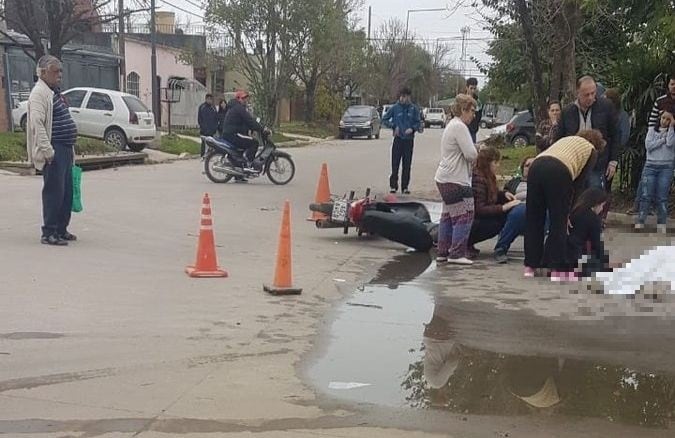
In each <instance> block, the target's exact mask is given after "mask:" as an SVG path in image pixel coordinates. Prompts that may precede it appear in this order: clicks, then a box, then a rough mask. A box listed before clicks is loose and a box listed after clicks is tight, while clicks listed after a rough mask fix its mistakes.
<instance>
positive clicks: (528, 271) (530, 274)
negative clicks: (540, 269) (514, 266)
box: [523, 266, 534, 278]
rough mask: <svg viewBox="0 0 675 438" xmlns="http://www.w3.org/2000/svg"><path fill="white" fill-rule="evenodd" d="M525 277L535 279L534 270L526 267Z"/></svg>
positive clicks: (524, 270)
mask: <svg viewBox="0 0 675 438" xmlns="http://www.w3.org/2000/svg"><path fill="white" fill-rule="evenodd" d="M523 277H525V278H534V269H532V268H530V267H529V266H525V269H523Z"/></svg>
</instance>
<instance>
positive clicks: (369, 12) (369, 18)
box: [368, 6, 373, 43]
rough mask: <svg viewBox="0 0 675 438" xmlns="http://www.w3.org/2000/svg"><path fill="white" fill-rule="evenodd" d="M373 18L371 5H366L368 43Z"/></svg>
mask: <svg viewBox="0 0 675 438" xmlns="http://www.w3.org/2000/svg"><path fill="white" fill-rule="evenodd" d="M372 18H373V7H372V6H368V43H370V25H371V23H372Z"/></svg>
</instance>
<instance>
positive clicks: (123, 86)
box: [117, 0, 127, 93]
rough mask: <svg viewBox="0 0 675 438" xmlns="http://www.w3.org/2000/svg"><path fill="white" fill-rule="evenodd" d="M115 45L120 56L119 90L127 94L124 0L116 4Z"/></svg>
mask: <svg viewBox="0 0 675 438" xmlns="http://www.w3.org/2000/svg"><path fill="white" fill-rule="evenodd" d="M117 13H118V14H119V16H118V18H117V23H118V24H117V44H118V46H119V47H118V52H119V55H120V90H122V91H123V92H125V93H126V92H127V64H126V47H125V44H124V0H119V1H118V2H117Z"/></svg>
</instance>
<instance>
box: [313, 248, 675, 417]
mask: <svg viewBox="0 0 675 438" xmlns="http://www.w3.org/2000/svg"><path fill="white" fill-rule="evenodd" d="M410 256H415V257H417V256H418V255H415V254H411V255H410ZM408 257H409V256H408V255H406V256H403V257H399V258H397V259H396V260H395V261H394V262H392V264H389V265H386V266H384V267H383V268H382V269H381V270H380V272H379V273H378V275H377V276H376V278H375V279H374V280H373V281H372V282H371V284H368V285H365V286H364V287H363V288H360V289H359V290H358V291H356V292H355V293H354V295H353V296H352V297H349V298H348V299H347V300H346V302H345V303H344V304H343V305H342V307H341V308H340V309H339V311H338V316H337V317H336V319H335V321H334V322H333V324H332V328H331V332H330V341H329V345H328V347H327V350H326V352H325V354H324V356H323V357H322V358H320V359H319V361H318V362H317V363H316V364H314V366H312V367H311V368H310V369H309V377H310V379H311V380H313V382H314V383H315V384H316V385H317V386H318V387H319V388H320V390H321V391H322V392H325V393H327V394H330V395H333V396H335V397H338V398H342V399H346V400H350V401H354V402H359V403H374V404H379V405H386V406H396V407H400V406H410V407H413V408H436V409H445V410H448V411H450V412H454V413H462V414H479V415H482V414H484V415H501V416H511V415H527V414H531V413H533V412H535V413H537V412H544V413H546V414H547V415H556V416H563V417H575V416H583V417H596V418H603V419H606V420H608V421H612V422H614V421H617V422H622V423H628V424H633V425H640V426H648V427H661V428H669V427H670V425H671V419H672V417H673V415H675V376H673V375H669V374H665V373H650V372H645V369H644V367H642V368H641V369H640V371H637V370H636V369H635V368H632V367H630V366H627V365H622V364H620V363H615V364H611V363H609V362H603V361H605V360H606V358H607V357H610V359H609V360H610V361H612V360H614V359H615V358H620V359H616V360H617V361H620V360H623V359H625V358H629V357H631V356H634V357H639V356H645V354H644V348H647V349H648V350H649V346H646V347H645V346H644V345H636V344H639V342H635V341H634V340H631V339H633V338H630V336H632V334H631V333H630V332H629V333H628V334H626V333H623V334H621V335H620V336H619V335H617V334H615V335H614V339H612V338H610V337H608V336H606V335H605V334H604V333H603V334H602V336H599V339H600V341H599V343H598V344H594V343H590V344H589V343H588V342H589V341H588V340H587V339H582V338H581V337H580V336H578V333H577V332H572V333H574V334H572V335H570V334H569V333H568V332H565V331H564V330H560V329H559V328H560V327H566V326H558V325H551V324H552V323H553V322H552V321H549V320H544V319H543V320H542V321H539V322H537V323H536V324H540V326H538V325H536V324H535V325H523V326H522V327H518V330H521V329H524V332H519V331H518V330H514V326H516V325H517V324H518V323H522V318H521V317H520V314H518V313H516V312H511V313H508V311H504V310H498V309H493V310H491V311H490V312H492V313H490V312H488V313H486V314H478V313H476V314H473V315H472V314H471V312H469V311H468V310H467V309H468V308H462V307H457V303H458V301H457V300H455V301H452V302H450V301H449V300H448V299H447V297H444V296H443V295H438V294H436V296H432V294H431V293H429V292H428V291H427V290H425V289H424V287H423V283H421V282H418V281H411V280H412V278H415V277H416V276H420V275H421V274H423V273H424V272H425V271H427V270H428V267H429V264H430V263H431V261H430V260H428V256H427V257H426V258H419V257H418V258H408ZM439 272H440V271H439ZM389 274H391V276H392V277H393V278H394V279H393V280H392V279H391V278H392V277H388V275H389ZM435 274H438V272H436V273H434V275H435ZM399 280H400V283H397V281H399ZM373 283H375V284H373ZM446 292H451V291H446ZM461 305H463V304H460V306H461ZM491 314H492V315H493V316H492V317H491V316H490V315H491ZM504 315H506V316H504ZM477 316H480V318H492V319H493V321H486V322H481V321H476V320H475V319H476V317H477ZM467 321H469V323H468V324H467ZM514 322H515V323H514ZM528 324H529V323H528ZM556 324H567V325H571V326H573V327H575V329H576V330H580V331H582V332H583V331H584V330H589V329H588V328H585V327H582V326H575V325H576V324H578V323H577V322H575V321H569V322H564V323H561V322H559V321H558V322H556ZM491 325H492V326H494V327H497V328H496V330H497V331H501V333H497V334H495V333H496V332H495V328H494V327H489V326H491ZM484 326H485V327H484ZM467 327H469V330H468V331H467V330H466V328H467ZM537 327H540V328H539V329H538V328H537ZM547 328H548V330H547ZM590 330H592V329H590ZM527 332H529V333H530V337H528V336H527V335H524V336H523V337H522V338H520V339H519V340H512V342H513V345H510V346H508V348H507V347H504V349H502V348H503V347H499V346H498V345H499V344H500V343H501V340H502V339H504V340H506V342H505V343H508V342H510V341H509V338H510V337H511V336H512V335H513V336H514V337H516V336H518V335H523V334H524V333H527ZM610 333H611V332H610ZM615 333H617V332H615ZM549 338H550V340H548V339H549ZM622 338H628V339H627V340H622V341H621V342H622V343H621V344H616V343H612V341H616V340H617V339H622ZM635 339H637V338H635ZM603 340H605V341H603ZM533 342H535V343H541V345H534V346H533V345H532V343H533ZM594 342H595V341H594ZM546 344H548V345H546ZM631 346H632V348H631ZM493 349H499V351H492V350H493ZM512 350H517V351H512ZM595 350H598V351H599V350H602V354H605V355H604V356H603V355H602V354H600V355H594V351H595ZM505 351H506V352H508V353H509V354H505ZM533 351H537V352H538V353H536V354H533V353H532V352H533ZM510 353H514V354H510ZM606 353H609V355H607V354H606ZM649 353H650V354H651V353H653V354H651V355H649V354H648V355H649V357H650V359H649V360H650V361H651V362H650V361H647V363H649V364H653V365H655V366H661V365H663V366H665V367H666V368H667V366H670V365H672V363H671V362H672V357H671V356H669V355H667V354H666V355H663V354H662V353H663V352H662V351H661V352H659V351H653V352H652V351H650V352H649ZM600 356H602V357H603V359H602V361H601V360H599V359H598V357H600ZM671 368H672V367H671ZM661 369H664V368H661ZM647 371H648V370H647ZM364 385H367V386H364Z"/></svg>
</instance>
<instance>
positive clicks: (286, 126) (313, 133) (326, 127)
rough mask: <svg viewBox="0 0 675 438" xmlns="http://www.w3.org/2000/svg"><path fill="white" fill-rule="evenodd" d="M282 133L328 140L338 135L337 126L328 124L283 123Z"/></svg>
mask: <svg viewBox="0 0 675 438" xmlns="http://www.w3.org/2000/svg"><path fill="white" fill-rule="evenodd" d="M279 130H280V131H282V132H286V133H288V134H297V135H306V136H308V137H317V138H326V137H330V136H334V135H336V133H337V126H334V125H332V124H328V123H309V124H307V123H305V122H290V123H282V124H281V127H280V128H279Z"/></svg>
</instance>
